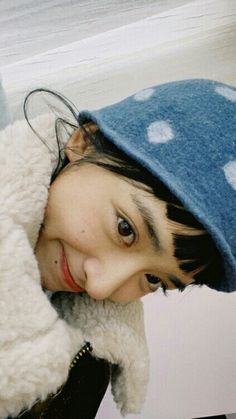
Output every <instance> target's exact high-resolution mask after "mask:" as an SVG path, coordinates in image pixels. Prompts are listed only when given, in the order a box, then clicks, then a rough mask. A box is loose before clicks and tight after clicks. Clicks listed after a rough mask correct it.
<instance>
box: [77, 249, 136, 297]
mask: <svg viewBox="0 0 236 419" xmlns="http://www.w3.org/2000/svg"><path fill="white" fill-rule="evenodd" d="M84 272H85V275H86V281H85V289H86V292H87V293H88V294H89V295H90V297H92V298H94V299H96V300H104V299H107V298H109V297H110V296H111V295H112V294H114V293H115V292H116V291H117V290H119V289H120V288H121V287H122V286H123V285H124V284H126V283H128V281H129V280H131V279H132V278H134V277H135V275H137V273H138V264H137V261H135V260H134V258H132V256H130V255H129V257H127V258H124V257H121V258H119V259H118V258H111V257H108V258H106V261H102V260H99V259H96V258H88V259H87V260H86V261H85V262H84Z"/></svg>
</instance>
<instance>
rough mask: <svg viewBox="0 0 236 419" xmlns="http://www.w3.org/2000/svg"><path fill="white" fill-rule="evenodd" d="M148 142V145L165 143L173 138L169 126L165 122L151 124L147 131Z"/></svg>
mask: <svg viewBox="0 0 236 419" xmlns="http://www.w3.org/2000/svg"><path fill="white" fill-rule="evenodd" d="M147 134H148V140H149V141H150V143H154V144H158V143H167V142H168V141H170V140H172V139H173V138H174V133H173V131H172V128H171V126H170V124H169V123H168V122H166V121H156V122H152V123H151V124H150V125H149V127H148V129H147Z"/></svg>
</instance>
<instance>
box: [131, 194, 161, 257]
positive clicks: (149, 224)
mask: <svg viewBox="0 0 236 419" xmlns="http://www.w3.org/2000/svg"><path fill="white" fill-rule="evenodd" d="M131 199H132V201H133V203H134V205H135V206H136V209H137V210H138V212H139V214H140V215H141V217H142V220H143V223H144V225H145V227H146V230H147V233H148V237H149V239H150V241H151V244H152V247H153V248H154V250H155V251H158V252H159V251H160V250H161V244H160V238H159V236H158V232H157V230H156V227H155V222H154V217H153V215H152V213H151V211H150V209H149V208H148V207H147V206H145V204H144V203H143V202H141V201H140V199H139V198H138V197H137V195H134V194H131Z"/></svg>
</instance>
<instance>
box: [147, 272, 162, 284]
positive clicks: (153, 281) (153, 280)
mask: <svg viewBox="0 0 236 419" xmlns="http://www.w3.org/2000/svg"><path fill="white" fill-rule="evenodd" d="M147 279H148V282H150V284H158V282H160V279H159V278H158V277H157V276H155V275H150V274H147Z"/></svg>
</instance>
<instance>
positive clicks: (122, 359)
mask: <svg viewBox="0 0 236 419" xmlns="http://www.w3.org/2000/svg"><path fill="white" fill-rule="evenodd" d="M37 126H38V127H39V128H40V130H41V132H42V130H43V131H44V138H47V139H48V140H49V141H48V144H50V148H51V149H52V152H51V153H50V152H49V151H48V149H47V147H46V146H45V145H44V144H43V143H42V142H41V141H40V140H39V139H38V138H37V137H36V136H35V135H34V133H33V132H32V130H31V129H30V128H29V127H28V125H27V123H26V122H25V121H18V122H15V123H14V124H13V125H12V126H9V127H7V128H6V129H5V130H3V131H1V132H0V419H4V418H7V417H8V416H13V417H14V416H17V415H18V414H19V412H21V411H22V409H29V408H30V407H31V406H32V405H33V404H34V402H35V401H36V399H38V400H44V399H45V398H46V397H47V395H48V394H49V393H52V392H56V390H57V389H58V388H59V387H60V386H61V385H62V384H63V383H64V382H65V381H66V379H67V374H68V369H69V366H70V363H71V361H72V359H73V357H74V356H75V354H76V353H77V352H78V350H79V349H80V348H81V347H82V346H83V345H84V343H85V341H90V342H91V344H92V346H93V348H94V350H93V354H94V356H97V357H100V358H104V359H106V360H108V361H109V362H111V363H114V364H118V365H119V367H120V368H119V369H118V371H119V374H118V375H116V376H114V377H113V379H112V391H113V394H114V398H115V400H116V402H117V404H118V406H119V408H120V409H121V412H122V414H126V413H128V412H136V411H139V410H140V407H141V406H142V403H143V401H144V398H145V393H146V384H147V379H148V355H147V347H146V341H145V335H144V324H143V309H142V304H141V302H134V303H126V304H124V303H112V302H109V301H94V300H92V299H90V298H89V297H88V296H86V295H85V296H84V297H83V298H81V296H78V295H76V294H72V293H64V294H63V299H62V300H61V301H59V303H57V304H59V305H60V307H59V306H58V307H59V308H58V307H57V310H56V309H55V308H54V306H53V305H52V303H51V302H50V301H49V299H48V297H47V296H46V295H45V293H44V292H43V290H42V288H41V286H40V275H39V270H38V267H37V261H36V259H35V256H34V247H35V244H36V241H37V237H38V232H39V228H40V225H41V222H42V220H43V215H44V209H45V206H46V202H47V195H48V187H49V183H50V177H51V173H52V170H53V167H54V165H55V161H56V154H57V153H56V144H55V143H56V142H55V140H54V121H53V120H52V118H51V117H50V116H45V115H44V116H40V117H38V118H37V119H36V128H37ZM58 310H59V312H60V313H59V315H58Z"/></svg>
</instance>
